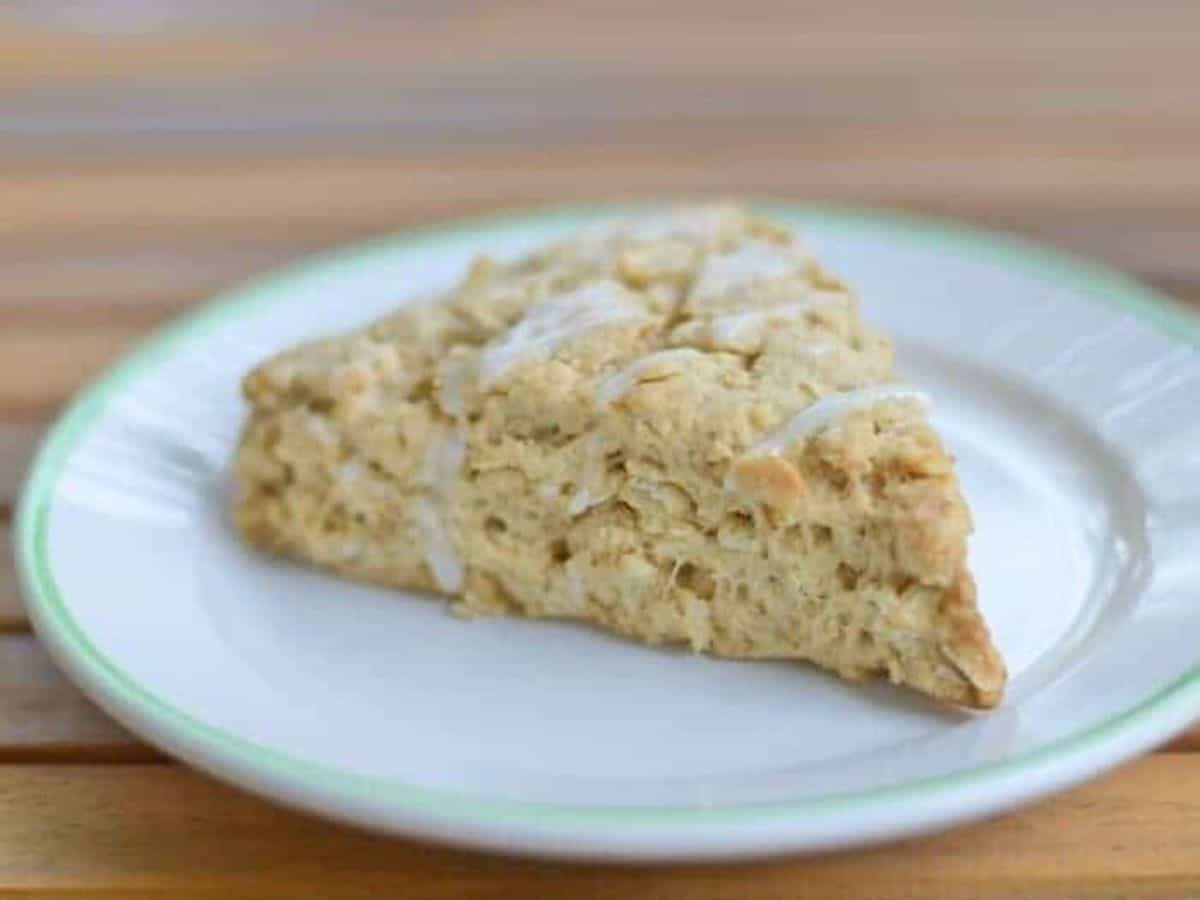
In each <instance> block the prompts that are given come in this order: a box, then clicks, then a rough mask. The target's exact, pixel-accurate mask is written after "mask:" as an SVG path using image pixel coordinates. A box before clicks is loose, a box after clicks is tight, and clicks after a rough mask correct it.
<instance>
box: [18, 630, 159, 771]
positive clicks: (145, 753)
mask: <svg viewBox="0 0 1200 900" xmlns="http://www.w3.org/2000/svg"><path fill="white" fill-rule="evenodd" d="M0 685H3V689H2V690H0V762H19V761H24V760H39V761H47V760H60V761H61V760H88V761H101V762H102V761H128V760H142V761H144V760H148V759H157V758H158V754H157V753H155V752H154V751H151V750H149V749H147V748H146V747H145V746H144V745H143V744H141V743H140V742H138V741H136V740H134V739H133V738H131V737H130V736H129V735H128V734H127V733H126V732H125V731H124V730H122V729H121V728H119V727H118V726H117V725H115V724H114V723H113V722H112V720H110V719H109V718H108V717H107V716H105V715H104V714H103V713H101V712H100V711H98V710H97V709H96V708H95V707H94V706H92V704H91V703H89V702H88V701H87V700H86V699H84V697H83V696H82V695H81V694H80V693H79V691H77V690H76V689H75V688H74V687H72V686H71V685H69V684H68V683H67V682H66V681H65V679H64V678H63V677H62V676H61V675H60V674H58V672H57V670H56V669H55V668H54V666H53V665H52V664H51V663H50V660H49V659H48V658H47V657H46V653H45V651H44V650H42V648H41V647H39V646H38V645H37V643H36V642H35V641H34V639H33V637H32V636H31V635H28V634H4V635H0Z"/></svg>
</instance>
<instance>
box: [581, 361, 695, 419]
mask: <svg viewBox="0 0 1200 900" xmlns="http://www.w3.org/2000/svg"><path fill="white" fill-rule="evenodd" d="M703 356H704V354H703V353H701V352H700V351H699V350H693V349H692V348H691V347H675V348H674V349H671V350H659V351H658V352H656V353H648V354H647V355H645V356H643V357H640V358H638V359H635V360H634V361H633V362H631V363H630V364H629V365H627V366H626V367H625V368H624V369H622V370H621V371H620V372H618V373H617V374H616V375H613V376H612V377H610V378H606V379H605V380H604V381H602V382H600V384H599V386H597V388H596V401H597V402H598V403H599V404H600V405H601V406H608V405H609V404H611V403H613V402H615V401H616V400H618V399H620V398H621V397H623V396H625V394H627V393H629V391H631V390H633V388H634V386H635V385H636V384H637V383H638V381H639V380H641V378H642V376H644V375H647V374H649V373H650V372H653V371H655V370H656V369H661V368H663V367H667V366H670V365H671V364H672V363H679V364H680V367H684V366H686V365H687V364H688V363H689V362H695V361H696V360H697V359H699V358H701V357H703Z"/></svg>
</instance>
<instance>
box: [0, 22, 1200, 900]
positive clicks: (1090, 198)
mask: <svg viewBox="0 0 1200 900" xmlns="http://www.w3.org/2000/svg"><path fill="white" fill-rule="evenodd" d="M278 5H279V4H273V3H269V2H259V3H253V2H251V3H243V4H228V3H226V4H210V5H207V6H205V5H203V4H201V3H200V2H199V0H194V2H192V3H188V2H186V0H176V2H173V3H171V2H163V3H158V4H142V5H141V8H142V10H143V12H144V11H145V10H148V9H151V8H152V7H153V8H155V9H156V10H158V12H159V13H160V14H162V15H165V16H166V21H165V23H164V24H161V25H160V26H159V27H155V28H149V29H147V28H145V27H144V26H143V24H142V23H141V22H139V20H138V19H137V14H136V10H137V8H138V5H137V4H128V6H130V7H132V9H133V10H134V11H133V12H130V11H126V12H124V13H120V12H116V11H115V10H116V9H117V7H118V6H119V4H111V3H108V4H99V3H97V4H96V6H97V7H104V8H107V9H108V10H109V11H108V12H107V13H104V12H101V13H97V14H96V15H95V16H94V17H92V18H88V17H87V16H86V15H85V14H83V13H80V12H79V10H80V8H83V7H86V6H87V4H86V3H74V4H67V3H55V2H49V0H48V2H45V3H41V4H18V5H17V9H16V11H12V7H11V6H9V7H7V8H8V9H9V10H10V11H9V12H7V13H5V12H0V515H2V516H3V519H2V520H0V521H2V522H3V523H4V524H3V527H7V521H8V517H9V516H10V514H11V505H12V502H13V498H14V494H15V491H16V489H17V486H18V483H19V481H20V476H21V472H22V469H23V467H24V465H25V461H26V460H27V459H28V456H29V454H30V453H31V451H32V448H33V446H34V444H35V442H36V441H37V439H38V436H39V434H40V433H41V431H42V429H43V427H44V426H45V424H46V422H47V421H48V420H49V419H50V418H51V417H52V416H53V415H54V413H55V410H56V409H57V408H58V407H59V406H60V405H61V403H62V402H63V400H64V398H66V397H67V396H68V395H69V394H70V393H71V391H73V390H74V389H75V388H76V387H77V386H78V385H79V384H80V383H81V382H82V381H84V380H85V379H86V378H88V377H89V376H90V375H91V374H92V373H94V372H96V371H97V370H98V369H99V368H101V367H102V366H104V365H105V364H106V363H107V362H108V361H109V360H111V359H112V358H113V357H114V356H115V355H116V354H117V353H119V352H120V351H121V350H123V349H124V348H126V347H127V346H129V345H130V344H131V343H133V342H134V341H136V340H137V339H138V338H139V337H140V336H141V335H142V334H144V333H145V332H146V331H148V330H149V329H151V328H153V327H154V326H156V325H157V324H158V323H160V322H161V321H163V320H165V319H167V318H169V317H170V316H172V315H174V314H176V313H177V312H179V311H180V310H182V309H184V308H186V307H188V306H189V305H191V304H193V303H197V302H200V301H203V300H204V299H205V297H207V296H208V295H210V294H211V293H212V292H213V291H215V290H217V289H219V288H221V287H224V286H227V285H229V284H232V283H233V282H236V281H237V280H239V279H241V278H244V277H245V276H248V275H250V274H252V273H255V272H257V271H259V270H262V269H264V268H266V267H268V266H272V265H275V264H277V263H281V262H283V261H285V260H288V259H292V258H294V257H297V256H300V255H302V254H305V253H308V252H310V251H313V250H316V249H318V248H321V247H326V246H329V245H332V244H336V243H340V242H344V241H348V240H353V239H356V238H360V237H363V236H366V235H370V234H374V233H376V232H378V231H381V230H386V229H394V228H400V227H404V226H407V225H413V224H418V223H425V222H429V221H432V220H436V219H441V218H443V217H447V216H455V215H461V214H468V213H474V212H484V211H495V210H499V209H507V208H511V207H518V206H522V205H527V204H534V203H544V202H561V201H569V200H580V199H592V198H614V197H645V196H653V195H658V196H681V195H689V196H690V195H711V194H722V195H725V194H752V195H765V196H773V197H787V198H795V199H804V200H813V201H834V202H844V203H855V204H870V205H886V206H896V207H902V208H906V209H912V210H918V211H924V212H931V213H939V214H947V215H952V216H956V217H959V218H962V219H966V220H968V221H971V222H975V223H978V224H983V225H988V226H994V227H1000V228H1007V229H1012V230H1015V231H1018V232H1021V233H1023V234H1025V235H1028V236H1031V237H1035V238H1040V239H1043V240H1046V241H1049V242H1051V243H1054V244H1058V245H1060V246H1062V247H1065V248H1069V249H1072V250H1076V251H1081V252H1083V253H1086V254H1089V255H1092V256H1095V257H1098V258H1100V259H1103V260H1107V261H1108V262H1110V263H1113V264H1115V265H1118V266H1121V267H1123V268H1125V269H1128V270H1130V271H1132V272H1134V273H1136V274H1138V275H1140V276H1141V277H1143V278H1144V279H1146V280H1147V281H1149V282H1151V283H1152V284H1155V285H1157V286H1158V287H1160V288H1162V289H1164V290H1165V291H1167V292H1169V293H1171V294H1173V295H1174V296H1176V297H1178V298H1179V299H1180V300H1181V301H1183V302H1184V303H1192V304H1194V305H1195V304H1200V249H1198V248H1200V63H1198V61H1197V60H1198V59H1200V54H1198V52H1197V51H1198V49H1200V6H1198V5H1197V4H1194V3H1183V2H1179V3H1167V2H1162V3H1156V2H1145V0H1143V2H1140V3H1136V4H1129V3H1125V2H1116V0H1112V2H1108V0H1089V2H1084V0H1074V2H1061V3H1057V4H1055V3H1046V2H1044V0H1036V2H1035V0H1008V2H1005V3H1003V4H1000V3H996V4H984V3H963V2H959V0H920V2H908V3H903V4H895V5H894V7H891V6H889V5H888V4H882V3H880V4H871V5H872V6H874V7H882V8H888V9H893V11H891V12H882V11H878V10H876V11H872V12H868V11H866V10H865V8H860V7H859V5H858V4H852V3H844V4H836V3H835V4H829V3H821V4H815V3H814V4H793V3H765V4H763V3H756V2H748V0H742V2H739V3H737V4H717V3H713V4H704V3H702V4H699V5H698V6H689V5H687V4H683V3H658V4H650V3H643V2H639V3H632V2H630V3H622V2H616V0H610V2H607V3H605V4H603V5H597V6H593V7H587V6H583V5H576V4H567V5H561V6H555V7H553V8H551V7H550V6H548V5H542V4H538V3H534V2H529V3H513V4H493V5H485V4H467V3H461V2H459V3H455V2H446V3H442V4H438V3H423V4H405V6H407V7H410V8H411V9H410V12H409V14H408V16H407V17H403V16H398V15H396V14H394V13H388V12H386V11H385V10H386V6H385V5H383V4H378V3H376V4H365V3H364V4H362V5H361V8H360V7H355V9H353V10H351V11H349V12H345V11H344V12H340V13H338V14H337V17H336V18H334V17H333V16H332V15H331V14H325V15H317V14H315V13H312V8H313V7H312V5H311V4H310V5H307V6H308V12H303V11H301V12H297V11H295V10H292V11H291V13H290V14H288V15H286V16H283V15H279V16H277V15H276V7H277V6H278ZM299 6H301V7H303V6H305V5H304V4H301V5H299ZM1044 8H1048V9H1049V12H1047V11H1045V9H1044ZM72 9H73V10H75V11H74V12H69V10H72ZM231 9H237V10H242V11H243V12H244V13H245V14H247V15H250V16H252V17H254V22H252V23H251V24H249V25H239V24H237V23H236V22H235V21H233V20H232V19H231V18H230V16H231V15H232V13H231V12H230V10H231ZM734 13H736V15H734ZM13 582H14V579H13V573H12V564H11V559H10V558H9V556H8V555H7V554H5V555H4V556H2V557H0V632H2V633H0V889H4V890H6V891H13V892H21V891H28V892H31V893H33V894H36V895H37V896H50V895H58V894H62V895H66V894H69V895H70V896H77V895H78V893H79V892H84V893H88V892H93V891H94V892H98V893H108V894H110V895H112V896H119V897H134V896H143V895H145V896H150V895H157V894H160V893H163V892H166V893H174V892H176V891H178V890H182V889H184V888H186V889H188V890H189V891H191V892H192V893H191V894H189V896H191V895H193V894H194V895H196V896H212V897H217V896H221V897H227V896H239V897H240V896H260V895H261V896H279V895H295V896H310V897H341V896H364V895H367V894H371V895H378V896H387V897H394V896H403V897H406V898H408V897H463V896H467V897H491V896H497V897H513V896H527V895H535V894H536V895H540V894H545V895H547V896H550V895H551V894H552V892H553V894H554V895H557V894H559V893H565V894H568V895H573V896H584V895H587V896H604V897H620V896H627V895H636V894H639V893H640V894H645V895H649V896H654V897H664V898H673V897H708V898H713V897H743V896H746V897H749V896H762V897H784V896H787V897H799V896H810V895H811V896H819V897H864V898H872V900H883V898H892V897H911V896H918V895H920V894H922V893H924V892H929V893H930V895H936V896H938V897H960V896H961V897H971V898H987V897H1018V896H1019V897H1030V898H1046V897H1063V898H1067V897H1070V898H1076V897H1085V896H1086V897H1172V898H1175V897H1184V896H1200V730H1197V731H1193V732H1192V733H1191V734H1190V735H1187V736H1184V737H1183V738H1181V739H1179V740H1177V741H1176V742H1175V743H1173V744H1172V745H1171V746H1169V747H1167V748H1165V749H1164V750H1162V751H1160V752H1158V753H1156V754H1154V755H1152V756H1149V757H1147V758H1145V759H1143V760H1140V761H1138V762H1135V763H1133V764H1131V765H1128V766H1126V767H1124V768H1123V769H1122V770H1120V771H1119V772H1117V773H1115V774H1112V775H1110V776H1108V777H1106V778H1103V779H1101V780H1100V781H1098V782H1096V783H1094V784H1092V785H1089V786H1087V787H1083V788H1081V789H1078V790H1076V791H1074V792H1072V793H1070V794H1068V795H1066V796H1063V797H1060V798H1057V799H1054V800H1051V801H1048V802H1045V803H1043V804H1041V805H1040V806H1038V807H1036V808H1034V809H1030V810H1028V811H1025V812H1022V813H1019V814H1016V815H1012V816H1009V817H1006V818H1003V819H1000V820H998V821H995V822H992V823H989V824H982V825H977V826H972V827H967V828H963V829H960V830H956V831H953V832H951V833H948V834H945V835H941V836H938V837H934V838H929V839H924V840H919V841H913V842H910V843H907V844H903V845H900V846H892V847H888V848H884V849H879V850H873V851H868V852H859V853H853V854H840V855H832V856H828V857H824V858H820V859H794V860H787V861H779V862H772V863H768V864H755V865H720V866H715V865H714V866H686V867H668V868H647V867H637V868H617V869H614V868H603V867H594V866H568V865H545V864H538V863H531V862H520V861H508V860H502V859H497V858H492V857H486V856H482V855H474V854H470V853H462V852H455V851H450V850H442V849H434V848H429V847H425V846H420V845H417V844H411V843H404V842H401V841H395V840H386V839H381V838H376V837H372V836H368V835H364V834H360V833H356V832H353V831H349V830H345V829H341V828H337V827H333V826H330V825H326V824H323V823H320V822H317V821H314V820H311V819H308V818H304V817H302V816H299V815H295V814H292V813H289V812H285V811H282V810H280V809H277V808H275V807H273V806H270V805H268V804H266V803H263V802H260V801H258V800H255V799H251V798H249V797H247V796H244V795H242V794H240V793H238V792H236V791H233V790H230V789H228V788H225V787H222V786H220V785H217V784H215V783H213V782H212V781H210V780H208V779H207V778H204V777H201V776H199V775H196V774H194V773H192V772H190V771H188V770H187V769H184V768H182V767H180V766H178V765H175V764H172V763H170V762H169V761H168V760H166V759H164V758H163V757H162V756H161V755H160V754H158V753H157V752H156V751H155V750H153V749H151V748H149V747H147V746H146V745H145V744H143V743H141V742H140V741H138V740H136V739H135V738H133V737H131V736H130V735H128V734H126V733H125V732H124V731H122V730H121V729H120V728H118V727H117V726H116V725H114V724H113V723H112V722H110V721H109V720H108V719H106V718H105V717H104V716H103V715H102V714H100V713H99V712H97V711H96V710H95V709H94V708H92V707H91V706H90V705H89V704H88V703H87V702H86V701H84V700H83V699H82V698H81V697H80V695H79V693H78V692H77V691H76V690H74V689H73V688H72V687H71V686H70V685H68V684H67V683H66V682H65V681H64V680H63V679H62V678H61V677H60V676H59V675H58V674H57V673H56V672H55V670H54V668H53V667H52V666H51V665H50V663H49V662H48V660H47V659H46V656H45V655H44V653H43V652H42V650H41V649H40V648H39V646H38V644H37V642H36V640H35V639H34V638H33V636H32V635H31V634H30V632H29V629H28V625H27V623H26V620H25V617H24V615H23V613H22V610H21V607H20V603H19V601H18V598H17V594H16V587H15V585H14V583H13Z"/></svg>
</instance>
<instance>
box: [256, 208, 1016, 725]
mask: <svg viewBox="0 0 1200 900" xmlns="http://www.w3.org/2000/svg"><path fill="white" fill-rule="evenodd" d="M244 391H245V396H246V399H247V400H248V401H249V404H250V416H249V421H248V422H247V425H246V427H245V431H244V434H243V437H242V441H241V446H240V449H239V450H238V454H237V459H236V477H237V481H238V493H237V500H236V509H235V518H236V523H237V527H238V528H239V530H240V531H241V533H242V534H243V535H244V536H245V537H246V538H247V539H249V540H250V541H252V542H253V543H254V544H256V545H258V546H260V547H262V548H265V549H267V550H270V551H273V552H276V553H281V554H285V555H287V556H290V557H293V558H295V559H299V560H303V561H305V562H310V563H314V564H317V565H320V566H324V567H327V568H329V569H332V570H333V571H335V572H338V573H340V574H342V575H346V576H349V577H352V578H359V579H366V580H369V581H373V582H378V583H380V584H385V585H393V586H396V587H404V588H416V589H426V590H434V591H440V592H442V593H444V594H446V595H449V596H450V597H451V598H452V602H453V606H454V609H455V610H456V611H457V612H459V613H461V614H464V615H468V616H476V615H496V614H512V615H523V616H535V617H542V616H546V617H556V618H569V619H581V620H586V621H588V622H592V623H595V624H597V625H600V626H603V627H605V628H609V629H613V630H615V631H618V632H621V633H622V634H626V635H629V636H630V637H634V638H637V639H639V640H642V641H646V642H648V643H652V644H660V643H681V644H687V645H689V646H691V647H692V648H693V649H694V650H697V651H704V652H708V653H713V654H716V655H719V656H726V657H738V658H754V659H795V660H807V661H810V662H813V663H816V664H818V665H820V666H824V667H825V668H827V669H830V670H832V671H834V672H836V673H837V674H838V675H840V676H842V677H844V678H849V679H853V680H860V679H865V678H868V677H870V676H874V675H885V676H886V677H888V678H890V679H891V680H892V681H893V682H895V683H898V684H903V685H907V686H909V687H912V688H915V689H917V690H919V691H923V692H924V693H926V694H929V695H931V696H933V697H937V698H939V699H942V700H946V701H950V702H953V703H958V704H962V705H965V706H973V707H991V706H994V705H995V704H996V703H998V702H999V700H1000V697H1001V695H1002V692H1003V688H1004V682H1005V670H1004V664H1003V662H1002V661H1001V658H1000V655H999V653H998V652H997V651H996V649H995V647H994V646H993V644H992V642H991V639H990V638H989V635H988V630H987V627H986V625H985V624H984V621H983V619H982V617H981V616H980V613H979V610H978V608H977V606H976V603H975V586H974V582H973V580H972V578H971V575H970V573H969V572H968V570H967V561H966V541H967V536H968V533H969V532H970V530H971V520H970V515H969V513H968V511H967V507H966V505H965V503H964V501H963V498H962V495H961V493H960V492H959V488H958V484H957V481H956V479H955V474H954V469H953V461H952V459H951V457H950V456H949V454H948V453H947V452H946V449H945V448H944V447H943V445H942V443H941V441H940V440H939V439H938V436H937V435H936V434H935V433H934V432H933V430H932V429H931V428H930V426H929V425H928V423H927V422H926V419H925V412H926V404H927V401H926V399H925V398H924V397H923V396H922V395H921V394H920V393H918V392H917V391H915V390H913V389H912V388H910V387H907V386H905V385H904V384H903V383H901V382H900V381H898V380H897V377H896V375H895V373H894V370H893V360H892V350H891V347H890V345H889V343H888V341H887V340H886V339H885V338H884V337H882V336H880V335H878V334H876V333H875V332H873V331H871V330H869V329H868V328H867V327H866V326H865V325H864V324H863V322H862V320H861V319H860V317H859V313H858V308H857V303H856V301H855V298H854V296H853V295H852V294H851V293H850V292H849V290H848V289H847V288H846V287H845V286H844V285H843V284H842V283H841V282H840V281H838V280H837V278H835V277H833V276H832V275H830V274H829V273H827V272H826V271H825V270H824V269H822V268H821V266H820V265H819V263H818V262H817V261H816V260H815V259H814V258H813V256H812V255H811V253H809V251H808V250H806V249H805V247H804V245H803V244H801V243H800V242H799V241H798V240H797V239H796V238H795V237H793V236H792V234H791V233H790V232H789V231H788V230H787V229H786V228H783V227H780V226H779V225H777V224H775V223H772V222H769V221H766V220H764V219H762V218H759V217H757V216H755V215H752V214H751V213H749V212H747V211H745V210H742V209H740V208H736V207H702V208H694V209H693V208H688V209H682V210H674V211H668V212H665V213H662V214H660V215H656V216H650V217H647V218H644V219H638V220H635V221H631V222H628V223H625V224H623V225H617V226H612V227H609V228H603V229H593V230H591V231H590V232H587V233H584V234H581V235H579V236H577V237H576V238H574V239H572V240H567V241H564V242H562V243H558V244H554V245H552V246H549V247H547V248H545V249H544V250H541V251H540V252H536V253H534V254H532V255H530V256H528V257H526V258H524V259H520V260H518V261H516V262H512V263H501V262H496V261H493V260H491V259H487V258H481V259H479V260H477V261H476V262H475V263H474V265H473V266H472V267H471V269H470V271H469V272H468V273H467V274H466V276H465V277H464V279H463V280H462V282H461V283H460V284H459V285H458V286H457V287H456V288H454V289H453V290H451V291H450V292H449V293H448V294H446V295H445V296H444V297H442V298H440V299H439V300H438V301H437V302H434V303H431V304H428V305H422V306H419V307H411V306H410V307H405V308H404V309H402V310H401V311H400V312H398V313H396V314H395V315H393V316H391V317H389V318H386V319H384V320H382V321H380V322H377V323H376V324H374V325H372V326H370V327H369V328H366V329H364V330H361V331H358V332H355V333H353V334H349V335H346V336H342V337H336V338H332V339H330V340H324V341H318V342H315V343H310V344H305V345H303V346H299V347H296V348H294V349H292V350H289V351H287V352H285V353H282V354H280V355H278V356H276V357H275V358H273V359H270V360H268V361H266V362H265V363H263V364H262V365H260V366H259V367H258V368H257V369H255V370H254V371H253V372H251V373H250V374H249V375H248V376H247V377H246V379H245V383H244Z"/></svg>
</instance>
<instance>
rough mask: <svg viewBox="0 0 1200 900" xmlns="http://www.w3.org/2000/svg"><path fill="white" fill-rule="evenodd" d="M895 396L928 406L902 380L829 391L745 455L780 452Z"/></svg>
mask: <svg viewBox="0 0 1200 900" xmlns="http://www.w3.org/2000/svg"><path fill="white" fill-rule="evenodd" d="M894 400H902V401H910V402H914V403H916V404H917V405H918V406H920V407H921V409H922V411H924V410H926V409H928V408H929V397H928V396H926V395H925V394H923V393H921V392H920V391H918V390H916V389H915V388H911V387H908V386H906V385H902V384H881V385H875V386H873V387H865V388H858V389H856V390H853V391H845V392H843V393H840V394H828V395H826V396H824V397H821V398H819V399H818V400H817V401H816V402H815V403H812V404H810V405H809V406H806V407H805V408H804V409H802V410H800V412H798V413H797V414H796V415H794V416H792V418H790V419H788V421H787V422H785V423H784V424H783V426H782V427H780V428H779V429H777V430H776V431H774V432H772V433H771V434H770V435H768V436H767V437H766V438H764V439H763V440H762V441H760V442H759V443H757V444H756V445H755V446H754V447H752V448H751V449H750V450H749V451H748V452H747V453H746V455H747V456H775V455H778V454H780V453H782V452H783V451H784V450H785V449H787V448H788V447H790V446H791V445H792V444H794V443H796V442H797V441H800V440H806V439H808V438H810V437H812V436H813V435H814V434H817V433H818V432H820V431H823V430H824V429H826V428H828V427H829V425H830V424H832V423H833V422H834V421H835V420H837V419H840V418H841V417H842V416H845V415H848V414H849V413H852V412H854V411H856V410H860V409H869V408H870V407H872V406H878V405H879V404H880V403H886V402H888V401H894Z"/></svg>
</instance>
